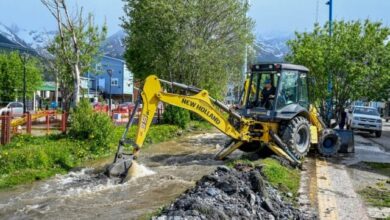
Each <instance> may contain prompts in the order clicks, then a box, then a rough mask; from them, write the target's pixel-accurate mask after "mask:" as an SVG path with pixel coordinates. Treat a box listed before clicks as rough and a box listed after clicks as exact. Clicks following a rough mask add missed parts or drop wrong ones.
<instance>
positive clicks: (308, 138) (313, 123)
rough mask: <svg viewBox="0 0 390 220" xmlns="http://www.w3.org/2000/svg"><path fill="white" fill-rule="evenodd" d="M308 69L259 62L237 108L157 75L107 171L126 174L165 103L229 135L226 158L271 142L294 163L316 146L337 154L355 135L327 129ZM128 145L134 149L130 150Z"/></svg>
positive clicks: (145, 87) (144, 92)
mask: <svg viewBox="0 0 390 220" xmlns="http://www.w3.org/2000/svg"><path fill="white" fill-rule="evenodd" d="M308 74H309V71H308V69H307V68H306V67H303V66H300V65H293V64H281V63H276V64H274V63H267V64H256V65H253V66H252V68H251V73H250V74H249V78H248V79H247V80H246V82H245V84H244V91H243V95H242V100H241V106H240V107H239V108H238V109H235V110H234V109H232V108H229V107H227V106H226V105H225V104H223V103H222V102H220V101H218V100H216V99H214V98H212V97H210V96H209V94H208V92H207V91H206V90H202V89H199V88H196V87H193V86H188V85H184V84H181V83H176V82H169V81H166V80H162V79H159V78H158V77H157V76H155V75H151V76H149V77H147V78H146V80H145V82H144V85H143V89H142V91H141V93H140V98H139V99H138V101H137V103H136V106H135V110H134V111H133V113H132V116H131V117H130V119H129V122H128V124H127V126H126V130H125V132H124V133H123V136H122V138H121V140H120V141H119V145H118V150H117V152H116V155H115V159H114V162H113V163H112V164H111V165H109V166H108V168H107V172H106V173H107V175H108V176H109V177H117V178H120V179H121V180H122V181H123V180H124V179H125V178H126V176H127V173H128V170H129V168H130V167H131V165H132V163H133V160H135V159H136V158H137V155H138V153H139V151H140V149H141V148H142V144H143V143H144V140H145V137H146V134H147V132H148V129H149V127H150V125H151V123H152V120H153V118H154V115H155V113H156V110H157V106H158V103H159V102H163V103H166V104H170V105H174V106H178V107H180V108H183V109H187V110H189V111H191V112H194V113H196V114H198V115H199V116H200V117H201V118H203V119H204V120H206V121H207V122H209V123H210V124H211V125H213V126H214V127H216V128H217V129H218V130H220V131H221V132H222V133H224V134H226V135H227V136H229V137H230V138H231V139H230V141H229V142H228V143H227V144H226V146H225V147H224V148H223V149H222V151H221V152H219V153H218V154H217V155H216V158H217V159H224V158H225V157H227V156H228V155H229V154H231V153H232V152H233V151H235V150H237V149H240V150H243V151H253V150H256V149H259V148H261V147H264V146H266V147H268V148H270V149H271V150H272V151H273V152H275V153H276V154H277V155H279V156H282V157H284V158H286V159H287V160H289V161H290V162H291V163H292V164H295V165H300V163H301V162H300V160H301V159H302V158H303V157H304V156H305V155H306V154H307V153H308V151H309V149H310V147H311V146H312V145H315V146H317V148H318V150H319V152H320V153H321V154H323V155H325V156H331V155H333V154H335V153H337V151H338V150H339V148H340V144H341V143H349V144H350V145H353V141H352V142H351V138H352V139H353V135H352V134H350V135H347V136H346V135H343V137H344V138H345V137H347V138H348V140H341V138H340V136H339V135H338V134H337V133H336V132H335V131H334V130H332V129H328V128H326V126H325V124H324V123H323V122H322V120H321V118H320V117H319V115H318V113H317V110H316V108H315V107H314V106H313V105H311V104H310V102H309V88H308V84H309V81H308ZM265 82H267V83H268V84H271V86H272V87H274V91H275V94H274V95H272V96H269V97H267V98H265V97H262V91H263V89H264V84H265ZM162 84H165V85H166V86H169V87H176V88H178V89H180V90H183V92H185V93H184V94H185V95H183V94H181V93H180V94H175V93H169V92H165V91H166V90H164V89H163V87H162ZM264 99H267V100H264ZM141 103H142V110H141V114H140V117H139V118H138V130H137V133H136V136H135V139H134V140H132V139H129V138H127V132H128V130H129V128H130V126H131V125H132V123H133V122H134V119H135V113H136V111H137V109H138V107H139V106H140V104H141ZM265 103H266V104H265ZM226 115H228V117H226ZM128 145H129V146H130V147H131V149H132V151H131V152H126V150H125V146H128Z"/></svg>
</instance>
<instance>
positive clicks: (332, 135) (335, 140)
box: [317, 129, 341, 157]
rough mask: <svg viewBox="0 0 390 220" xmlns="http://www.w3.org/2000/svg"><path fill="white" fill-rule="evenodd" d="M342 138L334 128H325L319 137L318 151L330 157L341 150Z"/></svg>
mask: <svg viewBox="0 0 390 220" xmlns="http://www.w3.org/2000/svg"><path fill="white" fill-rule="evenodd" d="M340 146H341V139H340V137H339V136H338V135H337V133H336V132H335V131H334V130H332V129H324V130H323V131H322V132H321V135H320V137H319V142H318V145H317V149H318V152H319V153H320V154H321V155H322V156H325V157H330V156H333V155H335V154H337V152H338V151H339V150H340Z"/></svg>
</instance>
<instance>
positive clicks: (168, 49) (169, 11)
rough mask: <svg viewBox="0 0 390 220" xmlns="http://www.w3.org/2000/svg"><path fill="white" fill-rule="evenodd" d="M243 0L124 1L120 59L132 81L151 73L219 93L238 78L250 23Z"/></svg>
mask: <svg viewBox="0 0 390 220" xmlns="http://www.w3.org/2000/svg"><path fill="white" fill-rule="evenodd" d="M244 2H245V1H242V0H213V1H209V0H193V1H182V0H154V1H152V0H145V1H137V0H125V7H124V10H125V14H126V15H125V17H123V18H122V20H123V28H124V30H125V32H126V33H127V37H126V39H125V43H126V45H127V48H126V52H125V59H126V62H127V64H128V66H129V68H130V70H131V71H132V72H133V73H134V75H135V77H136V78H137V79H141V80H142V79H144V78H145V77H146V76H148V75H150V74H157V75H158V76H159V77H161V78H165V79H168V80H173V81H178V82H181V83H186V84H190V85H195V86H198V87H201V88H205V89H207V90H208V91H209V92H210V93H211V94H212V95H214V96H216V97H219V98H220V97H221V96H222V95H223V94H224V93H225V90H226V85H227V83H228V81H237V80H239V79H240V76H241V72H242V66H243V63H244V51H245V46H246V45H247V44H248V45H249V44H251V43H252V41H253V35H252V33H251V29H252V26H253V23H252V21H251V20H250V19H249V18H247V17H246V16H245V15H246V12H247V10H248V5H246V4H245V3H244Z"/></svg>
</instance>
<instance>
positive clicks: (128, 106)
mask: <svg viewBox="0 0 390 220" xmlns="http://www.w3.org/2000/svg"><path fill="white" fill-rule="evenodd" d="M134 106H135V105H134V103H132V102H124V103H121V104H119V105H118V110H119V111H123V112H128V111H129V110H133V109H134Z"/></svg>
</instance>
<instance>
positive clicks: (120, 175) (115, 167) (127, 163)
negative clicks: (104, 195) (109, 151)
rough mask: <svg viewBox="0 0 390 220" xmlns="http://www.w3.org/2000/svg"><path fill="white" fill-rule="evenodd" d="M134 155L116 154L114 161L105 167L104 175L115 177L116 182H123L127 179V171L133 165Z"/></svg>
mask: <svg viewBox="0 0 390 220" xmlns="http://www.w3.org/2000/svg"><path fill="white" fill-rule="evenodd" d="M133 160H134V155H132V154H117V155H116V156H115V161H114V162H113V163H112V164H110V165H108V166H107V168H106V175H107V176H108V177H109V178H112V179H117V182H119V183H123V182H125V181H126V180H127V177H128V173H129V171H130V168H131V166H132V165H133V163H134V162H133Z"/></svg>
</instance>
